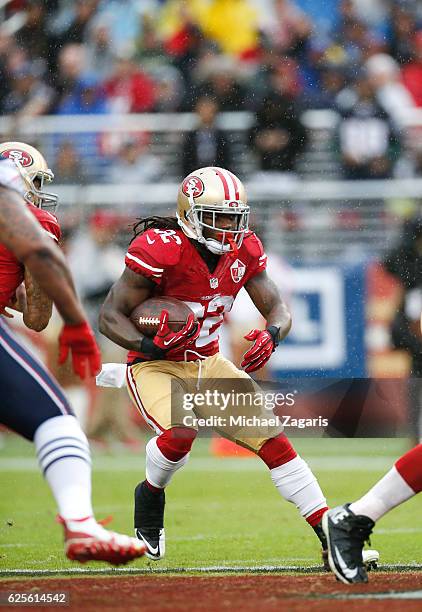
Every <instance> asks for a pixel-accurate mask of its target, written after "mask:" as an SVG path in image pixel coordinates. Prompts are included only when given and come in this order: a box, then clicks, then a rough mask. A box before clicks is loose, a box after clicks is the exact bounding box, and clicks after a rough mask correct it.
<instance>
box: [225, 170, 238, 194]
mask: <svg viewBox="0 0 422 612" xmlns="http://www.w3.org/2000/svg"><path fill="white" fill-rule="evenodd" d="M227 174H228V175H229V176H230V178H231V179H232V181H233V184H234V190H235V191H234V199H235V200H238V199H239V184H238V182H237V178H236V177H235V175H234V174H233V173H232V172H230V170H227Z"/></svg>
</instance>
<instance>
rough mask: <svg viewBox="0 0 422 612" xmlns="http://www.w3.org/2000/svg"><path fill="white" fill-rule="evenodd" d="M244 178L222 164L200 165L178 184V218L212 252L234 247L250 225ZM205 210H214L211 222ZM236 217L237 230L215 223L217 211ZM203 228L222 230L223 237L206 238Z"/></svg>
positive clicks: (238, 245) (188, 233)
mask: <svg viewBox="0 0 422 612" xmlns="http://www.w3.org/2000/svg"><path fill="white" fill-rule="evenodd" d="M246 201H247V200H246V192H245V188H244V186H243V184H242V183H241V181H240V180H239V179H238V178H237V176H235V175H234V174H232V173H231V172H229V171H228V170H224V169H223V168H217V167H213V166H210V167H207V168H200V169H199V170H195V171H194V172H191V173H190V174H188V176H187V177H186V178H185V179H184V180H183V182H182V184H181V185H180V187H179V193H178V196H177V220H178V223H179V225H180V227H181V228H182V230H183V231H184V233H185V234H186V235H187V236H188V237H189V238H194V239H195V240H198V242H201V243H202V244H205V246H206V247H207V248H208V249H209V250H210V251H211V252H212V253H217V254H219V255H221V254H222V253H226V252H228V251H231V250H233V243H234V244H235V245H236V246H237V247H240V245H241V244H242V241H243V236H244V234H245V232H246V231H247V229H248V222H249V206H248V205H247V203H246ZM204 213H211V214H212V222H211V225H210V224H208V223H204V220H203V216H204ZM217 214H218V215H220V214H228V215H235V216H236V217H237V224H236V229H235V230H221V229H220V228H219V227H217V226H216V215H217ZM203 228H210V229H213V230H217V231H219V233H220V234H221V241H220V240H216V239H214V238H205V237H204V236H203V233H202V232H203Z"/></svg>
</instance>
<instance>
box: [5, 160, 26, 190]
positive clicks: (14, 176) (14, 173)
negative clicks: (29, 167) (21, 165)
mask: <svg viewBox="0 0 422 612" xmlns="http://www.w3.org/2000/svg"><path fill="white" fill-rule="evenodd" d="M0 185H1V186H2V187H7V188H8V189H13V190H14V191H17V192H18V193H19V194H20V195H21V196H23V195H24V194H25V192H26V190H27V189H26V186H25V183H24V180H23V178H22V176H21V173H20V172H19V169H18V168H17V167H16V165H15V164H14V163H13V162H12V161H11V160H10V159H1V160H0Z"/></svg>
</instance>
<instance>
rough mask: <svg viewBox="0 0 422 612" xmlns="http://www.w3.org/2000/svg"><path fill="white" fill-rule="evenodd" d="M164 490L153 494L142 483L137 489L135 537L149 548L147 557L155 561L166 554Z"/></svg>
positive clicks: (146, 553) (144, 483)
mask: <svg viewBox="0 0 422 612" xmlns="http://www.w3.org/2000/svg"><path fill="white" fill-rule="evenodd" d="M165 502H166V496H165V493H164V489H163V490H162V491H161V492H160V493H153V492H152V491H151V490H150V489H149V488H148V485H147V484H146V481H145V480H144V482H140V483H139V484H138V485H137V487H136V488H135V517H134V522H135V535H136V537H137V538H138V539H139V540H142V541H143V542H144V543H145V546H146V547H147V550H146V552H145V555H146V556H147V557H149V558H150V559H153V560H154V561H158V559H162V558H163V557H164V554H165V548H166V547H165V533H164V506H165Z"/></svg>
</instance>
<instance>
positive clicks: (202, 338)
mask: <svg viewBox="0 0 422 612" xmlns="http://www.w3.org/2000/svg"><path fill="white" fill-rule="evenodd" d="M233 302H234V297H233V296H232V295H218V296H216V297H215V298H213V299H212V300H211V301H210V302H209V303H208V304H207V306H203V305H202V304H200V303H199V302H185V304H187V305H188V306H189V308H191V310H193V312H194V313H195V316H196V318H197V319H203V322H202V326H201V331H200V333H199V336H198V339H197V341H196V343H195V346H196V347H197V348H201V347H202V346H206V345H207V344H210V342H214V340H218V336H219V332H218V330H219V327H220V325H221V324H222V322H223V315H224V313H225V312H228V311H229V310H230V309H231V307H232V305H233ZM209 315H211V316H209Z"/></svg>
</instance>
